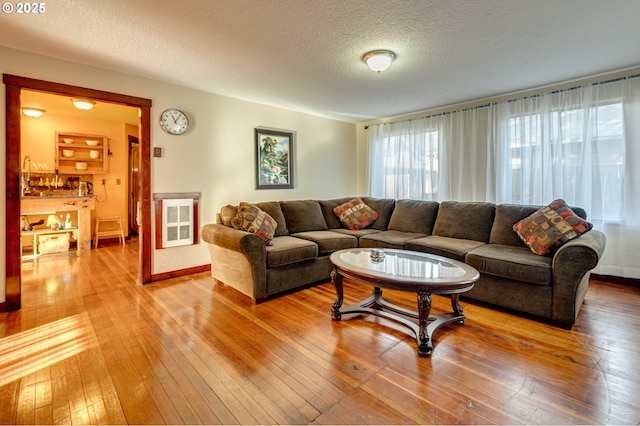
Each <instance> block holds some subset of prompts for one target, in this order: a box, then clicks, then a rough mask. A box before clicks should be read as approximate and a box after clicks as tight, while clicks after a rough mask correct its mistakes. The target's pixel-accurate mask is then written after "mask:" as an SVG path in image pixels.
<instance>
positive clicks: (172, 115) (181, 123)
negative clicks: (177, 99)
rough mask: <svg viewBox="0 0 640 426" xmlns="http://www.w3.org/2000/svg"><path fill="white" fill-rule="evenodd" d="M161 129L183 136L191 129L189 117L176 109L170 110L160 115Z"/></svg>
mask: <svg viewBox="0 0 640 426" xmlns="http://www.w3.org/2000/svg"><path fill="white" fill-rule="evenodd" d="M160 127H162V130H164V131H165V132H167V133H169V134H172V135H181V134H183V133H184V132H186V131H187V129H188V128H189V119H188V118H187V115H186V114H185V113H184V112H182V111H180V110H179V109H176V108H169V109H167V110H165V111H164V112H163V113H162V114H161V115H160Z"/></svg>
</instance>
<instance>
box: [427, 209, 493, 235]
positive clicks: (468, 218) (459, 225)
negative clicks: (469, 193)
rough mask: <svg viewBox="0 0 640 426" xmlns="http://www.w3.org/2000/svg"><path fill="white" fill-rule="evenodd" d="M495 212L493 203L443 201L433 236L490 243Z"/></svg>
mask: <svg viewBox="0 0 640 426" xmlns="http://www.w3.org/2000/svg"><path fill="white" fill-rule="evenodd" d="M495 210H496V205H495V204H493V203H485V202H458V201H443V202H442V203H440V208H439V209H438V217H437V218H436V223H435V225H434V227H433V235H438V236H441V237H450V238H462V239H465V240H475V241H482V242H485V243H488V242H489V236H490V235H491V227H492V225H493V216H494V214H495Z"/></svg>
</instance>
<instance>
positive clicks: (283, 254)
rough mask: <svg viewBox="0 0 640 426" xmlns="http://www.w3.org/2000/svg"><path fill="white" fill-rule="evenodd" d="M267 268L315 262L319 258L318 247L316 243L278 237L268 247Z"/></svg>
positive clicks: (288, 237) (289, 237)
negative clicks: (308, 261) (307, 261)
mask: <svg viewBox="0 0 640 426" xmlns="http://www.w3.org/2000/svg"><path fill="white" fill-rule="evenodd" d="M266 248H267V268H275V267H278V266H284V265H289V264H291V263H296V262H303V261H305V260H314V259H316V258H317V257H318V245H317V244H316V243H314V242H311V241H307V240H303V239H302V238H295V237H291V236H286V235H285V236H282V237H277V238H274V239H273V240H272V245H271V246H267V247H266Z"/></svg>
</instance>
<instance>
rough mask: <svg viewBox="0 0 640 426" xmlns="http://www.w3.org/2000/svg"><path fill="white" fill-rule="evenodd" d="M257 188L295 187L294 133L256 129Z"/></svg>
mask: <svg viewBox="0 0 640 426" xmlns="http://www.w3.org/2000/svg"><path fill="white" fill-rule="evenodd" d="M255 135H256V189H285V188H293V133H292V132H280V131H276V130H267V129H260V128H256V129H255Z"/></svg>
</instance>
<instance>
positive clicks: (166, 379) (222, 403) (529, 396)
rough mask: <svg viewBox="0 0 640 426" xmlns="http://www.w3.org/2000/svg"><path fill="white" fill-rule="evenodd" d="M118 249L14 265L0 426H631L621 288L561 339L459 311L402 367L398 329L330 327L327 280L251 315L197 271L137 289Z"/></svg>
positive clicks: (626, 314)
mask: <svg viewBox="0 0 640 426" xmlns="http://www.w3.org/2000/svg"><path fill="white" fill-rule="evenodd" d="M136 251H137V244H132V243H131V242H128V243H127V245H126V247H124V248H123V247H122V246H118V245H116V244H111V245H105V246H101V247H100V248H99V249H97V250H91V251H90V252H89V253H86V254H83V255H82V257H81V258H64V259H56V260H52V261H48V262H39V263H36V264H33V263H32V264H27V265H25V269H24V270H23V308H22V309H21V310H19V311H15V312H9V313H3V314H0V321H1V322H0V423H4V424H15V423H19V424H53V423H56V424H57V423H83V424H88V423H91V424H123V423H131V424H201V423H205V424H309V423H313V424H436V423H437V424H453V423H465V424H468V423H484V424H489V423H493V424H520V423H526V424H638V423H640V398H638V394H640V321H639V320H640V288H638V287H629V286H622V285H616V284H608V283H604V282H596V281H592V283H591V285H590V288H589V292H588V294H587V297H586V300H585V303H584V306H583V307H582V311H581V313H580V316H579V318H578V323H577V324H576V325H575V326H574V328H573V330H571V331H567V330H563V329H559V328H556V327H553V326H550V325H547V324H545V323H541V322H538V321H535V320H532V319H529V318H523V317H521V316H515V315H513V314H510V313H508V312H502V311H499V310H496V309H492V308H490V307H487V306H481V305H476V304H473V303H471V302H469V301H465V300H463V301H462V302H461V304H462V306H463V307H464V309H465V314H466V315H467V320H466V321H465V324H464V325H461V326H456V325H451V326H445V327H443V328H442V329H440V330H439V331H438V332H436V334H435V338H434V342H435V349H434V352H433V355H432V357H431V358H420V357H418V356H417V354H416V347H415V341H414V339H413V337H412V336H410V335H409V334H407V332H406V330H405V329H404V328H402V327H400V326H396V325H394V324H392V323H388V322H386V321H385V320H382V319H380V318H377V317H367V318H363V319H354V320H348V321H341V322H335V321H331V317H330V306H331V304H332V303H333V301H334V298H335V293H334V290H333V286H332V285H331V283H329V282H327V283H324V284H320V285H317V286H315V287H311V288H307V289H304V290H301V291H298V292H295V293H292V294H289V295H286V296H283V297H279V298H277V299H274V300H271V301H268V302H266V303H263V304H260V305H257V306H256V305H253V304H251V303H250V301H249V300H248V299H247V298H245V297H244V296H242V295H240V294H239V293H237V292H235V291H234V290H233V289H230V288H225V287H224V286H215V285H214V283H213V281H212V279H211V278H210V277H209V276H208V274H206V273H205V274H196V275H192V276H188V277H182V278H176V279H171V280H168V281H165V282H161V283H156V284H153V285H148V286H141V285H138V284H137V283H136V277H137V272H136V270H137V262H138V261H137V254H136ZM366 292H367V289H366V288H360V287H358V286H356V285H354V284H352V283H349V282H346V283H345V304H347V303H353V302H355V301H356V300H358V299H361V298H363V297H364V296H365V293H366ZM385 295H386V296H388V298H389V299H392V300H394V301H396V302H398V303H399V304H401V305H405V306H407V307H410V308H413V306H414V303H415V300H414V298H415V296H414V295H409V294H402V293H397V292H392V291H385ZM449 308H450V306H449V302H448V300H447V299H444V298H441V297H434V311H437V310H439V311H447V310H449Z"/></svg>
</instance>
